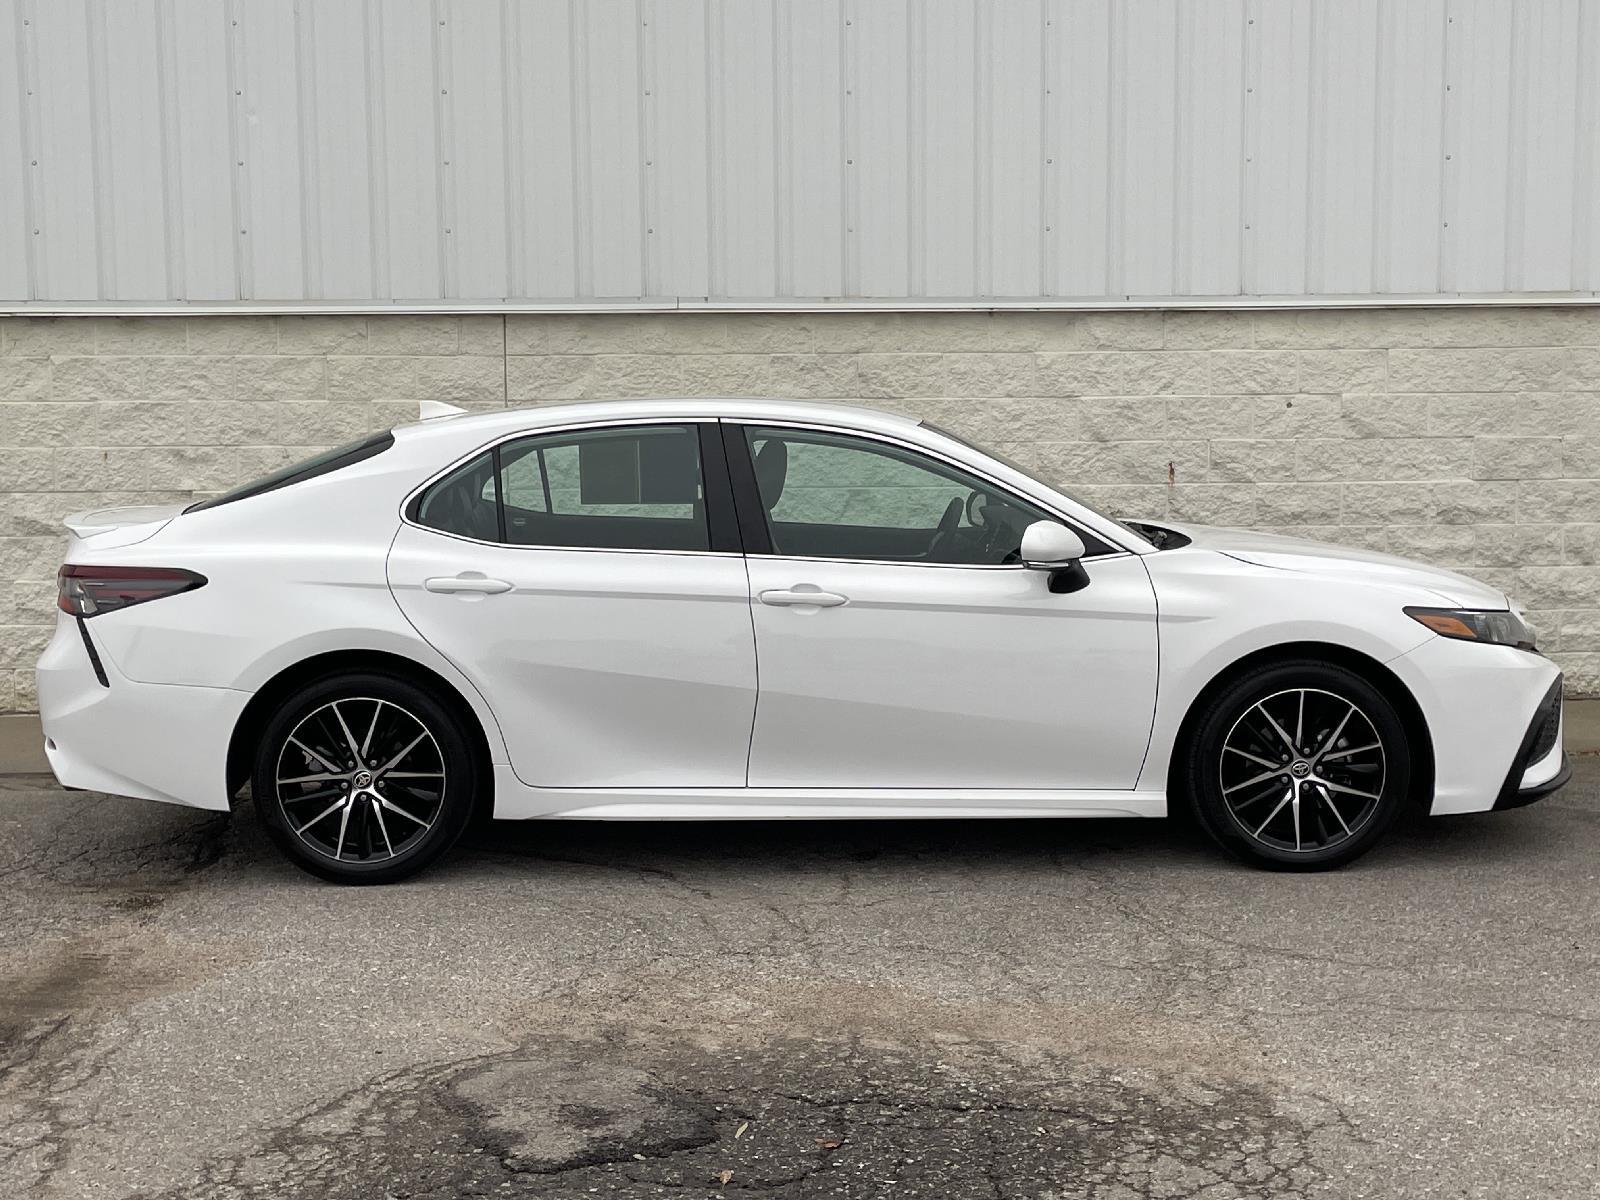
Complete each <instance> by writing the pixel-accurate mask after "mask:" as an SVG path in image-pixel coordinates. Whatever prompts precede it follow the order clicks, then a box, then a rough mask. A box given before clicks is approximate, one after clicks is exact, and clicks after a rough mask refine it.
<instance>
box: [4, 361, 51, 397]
mask: <svg viewBox="0 0 1600 1200" xmlns="http://www.w3.org/2000/svg"><path fill="white" fill-rule="evenodd" d="M51 375H52V369H51V363H50V360H49V359H48V358H0V403H16V402H18V401H23V400H48V399H50V381H51Z"/></svg>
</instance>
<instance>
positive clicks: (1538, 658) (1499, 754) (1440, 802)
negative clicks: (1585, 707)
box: [1387, 637, 1563, 816]
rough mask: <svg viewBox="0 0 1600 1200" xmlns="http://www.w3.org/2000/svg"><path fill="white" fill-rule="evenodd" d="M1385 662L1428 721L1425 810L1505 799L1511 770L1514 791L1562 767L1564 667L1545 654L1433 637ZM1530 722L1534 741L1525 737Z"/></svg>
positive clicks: (1539, 783) (1478, 806)
mask: <svg viewBox="0 0 1600 1200" xmlns="http://www.w3.org/2000/svg"><path fill="white" fill-rule="evenodd" d="M1387 665H1388V666H1389V669H1390V670H1392V671H1393V672H1394V673H1395V674H1396V675H1397V676H1399V678H1400V681H1401V683H1403V684H1405V686H1406V688H1407V689H1408V690H1409V691H1410V692H1411V695H1412V696H1413V697H1414V698H1415V699H1416V701H1417V704H1418V706H1419V707H1420V708H1421V709H1422V716H1423V720H1424V721H1425V722H1426V723H1427V726H1428V733H1429V737H1430V740H1431V741H1432V743H1433V800H1432V805H1431V807H1430V809H1429V811H1430V812H1432V813H1433V814H1434V815H1435V816H1441V815H1444V814H1446V813H1471V812H1488V811H1489V810H1491V809H1494V808H1499V807H1503V806H1502V804H1501V802H1500V801H1501V796H1502V794H1503V793H1504V791H1505V786H1506V783H1507V780H1508V772H1509V781H1510V783H1511V790H1512V793H1513V794H1520V793H1521V792H1522V791H1523V790H1524V789H1537V788H1540V787H1543V786H1544V785H1545V784H1547V783H1550V782H1551V781H1552V780H1553V779H1555V778H1556V777H1557V776H1558V775H1559V774H1560V772H1561V770H1562V766H1563V757H1562V751H1561V727H1560V684H1561V671H1560V669H1559V668H1558V667H1557V666H1556V665H1555V664H1554V663H1553V662H1551V661H1550V660H1549V659H1548V658H1545V657H1544V656H1543V655H1541V654H1530V653H1529V652H1528V651H1526V650H1518V649H1516V648H1514V647H1511V646H1485V645H1478V644H1476V643H1473V642H1465V641H1457V640H1455V639H1453V638H1444V637H1432V638H1429V639H1428V640H1427V641H1425V642H1423V643H1422V645H1420V646H1418V647H1417V648H1416V649H1414V650H1412V651H1411V652H1410V653H1408V654H1402V655H1401V656H1400V657H1398V658H1395V659H1391V660H1390V661H1389V663H1388V664H1387ZM1552 695H1553V696H1554V699H1552ZM1552 713H1554V714H1555V719H1556V725H1555V727H1554V730H1553V742H1552V744H1551V745H1550V746H1549V747H1548V748H1543V749H1541V750H1540V753H1539V754H1537V755H1533V751H1534V750H1535V748H1536V747H1537V738H1538V732H1537V731H1547V730H1548V727H1547V725H1546V722H1547V720H1548V718H1549V716H1550V715H1551V714H1552ZM1530 730H1533V731H1535V740H1534V741H1529V740H1528V734H1529V732H1530ZM1530 755H1532V756H1531V757H1530ZM1555 786H1559V785H1554V784H1552V786H1551V787H1550V789H1549V790H1554V787H1555ZM1530 798H1537V797H1530Z"/></svg>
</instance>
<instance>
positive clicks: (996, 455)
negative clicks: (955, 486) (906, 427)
mask: <svg viewBox="0 0 1600 1200" xmlns="http://www.w3.org/2000/svg"><path fill="white" fill-rule="evenodd" d="M922 427H923V428H924V429H931V430H932V431H933V432H934V433H937V434H939V435H940V436H941V437H947V438H949V439H950V440H951V441H952V442H956V443H958V444H959V445H962V446H965V447H966V448H967V449H968V450H976V451H977V452H978V453H979V454H982V455H983V456H984V457H986V458H992V459H994V461H995V462H997V463H1001V464H1003V465H1005V466H1008V467H1010V468H1011V469H1012V470H1013V471H1015V472H1016V473H1017V474H1018V475H1026V476H1027V477H1028V478H1029V479H1031V480H1033V481H1034V482H1035V483H1039V484H1043V485H1044V486H1045V487H1047V488H1050V490H1051V491H1055V492H1061V489H1060V488H1058V487H1056V486H1055V485H1054V484H1049V483H1045V481H1044V480H1042V479H1040V478H1039V476H1038V475H1037V474H1036V473H1035V472H1033V471H1030V470H1029V469H1028V468H1027V467H1025V466H1023V465H1022V464H1021V463H1019V462H1017V461H1016V460H1015V459H1012V458H1007V457H1006V456H1005V455H1004V454H1001V453H1000V452H999V451H997V450H991V449H990V448H989V447H987V446H980V445H978V444H977V443H975V442H972V441H969V440H968V439H966V438H964V437H962V436H961V435H960V434H959V433H951V432H950V431H949V430H948V429H945V428H944V427H943V426H941V425H935V424H934V423H933V422H932V421H923V422H922ZM1061 494H1062V495H1064V496H1067V497H1069V498H1070V499H1071V500H1072V502H1073V503H1074V504H1077V505H1080V506H1082V507H1083V508H1086V509H1088V510H1089V511H1090V512H1092V513H1093V514H1094V515H1095V516H1097V517H1100V518H1101V519H1102V520H1106V521H1110V522H1111V523H1112V524H1113V525H1115V526H1117V528H1119V529H1125V530H1127V531H1128V532H1129V533H1131V534H1132V535H1133V536H1134V537H1136V538H1138V539H1139V540H1140V541H1141V542H1148V543H1149V544H1150V545H1152V546H1154V545H1156V543H1155V542H1153V541H1151V539H1150V537H1149V535H1148V534H1146V533H1145V532H1144V531H1143V530H1141V529H1139V528H1138V527H1136V526H1134V525H1130V524H1128V522H1126V521H1123V520H1120V519H1119V518H1117V517H1113V516H1112V515H1111V514H1110V513H1104V512H1101V511H1100V510H1099V509H1098V508H1096V507H1095V506H1094V505H1092V504H1087V503H1085V502H1084V501H1082V500H1080V499H1079V498H1078V497H1077V496H1073V495H1072V494H1071V493H1070V492H1061Z"/></svg>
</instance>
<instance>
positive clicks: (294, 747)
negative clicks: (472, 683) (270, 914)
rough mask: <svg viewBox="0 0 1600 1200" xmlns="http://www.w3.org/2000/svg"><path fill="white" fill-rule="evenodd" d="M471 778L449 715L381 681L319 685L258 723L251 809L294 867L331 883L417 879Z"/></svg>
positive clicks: (417, 693)
mask: <svg viewBox="0 0 1600 1200" xmlns="http://www.w3.org/2000/svg"><path fill="white" fill-rule="evenodd" d="M477 786H478V780H477V771H476V766H475V762H474V758H473V755H472V753H471V748H470V746H469V744H468V742H467V739H466V737H465V736H464V734H463V733H462V731H461V729H460V727H459V724H458V722H457V720H456V719H455V717H454V716H453V714H452V713H450V712H449V711H448V710H446V709H445V708H444V707H443V706H441V705H440V704H439V703H438V702H437V701H436V700H434V698H433V697H432V696H430V695H428V694H427V693H426V692H424V691H423V690H422V689H420V688H418V687H416V686H415V685H413V684H411V683H408V682H406V681H404V680H401V679H396V678H392V677H389V676H384V675H343V676H336V677H331V678H327V679H323V680H319V681H318V682H316V683H315V684H312V685H311V686H310V687H309V688H307V689H305V690H304V691H303V692H300V693H299V694H297V695H296V696H294V697H293V698H292V699H291V700H290V701H288V702H287V703H286V704H284V705H283V707H282V708H280V709H279V711H278V712H277V713H276V714H275V715H274V716H273V718H272V719H271V720H270V721H269V722H268V724H267V728H266V730H265V733H264V736H263V737H262V739H261V744H260V747H259V750H258V752H257V756H256V766H255V774H254V777H253V782H252V791H253V793H254V796H255V801H256V808H257V810H258V811H259V813H260V815H261V818H262V820H263V821H264V822H265V823H266V827H267V830H268V832H269V833H270V834H271V835H272V838H273V840H274V841H275V842H276V843H277V844H278V846H279V848H280V849H282V850H283V851H284V853H285V854H287V855H288V856H289V858H290V859H291V860H293V861H294V862H295V863H296V864H297V865H298V866H300V867H302V868H304V869H305V870H307V871H310V872H311V873H312V874H314V875H319V876H321V877H322V878H324V879H331V880H336V881H338V882H341V883H391V882H394V881H395V880H398V879H404V878H405V877H407V876H409V875H412V874H415V873H416V872H417V871H420V870H421V869H422V868H423V867H425V866H427V865H428V864H429V863H431V862H432V861H433V860H434V859H436V858H438V857H439V856H440V855H441V854H443V853H444V852H445V851H446V850H448V849H449V848H450V847H451V845H453V844H454V842H455V840H456V839H457V838H458V837H460V835H461V831H462V829H463V828H464V827H465V825H466V821H467V818H468V816H469V815H470V813H471V811H472V807H473V797H474V793H475V792H476V790H477Z"/></svg>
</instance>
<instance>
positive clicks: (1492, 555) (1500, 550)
mask: <svg viewBox="0 0 1600 1200" xmlns="http://www.w3.org/2000/svg"><path fill="white" fill-rule="evenodd" d="M1471 528H1472V530H1473V532H1474V534H1475V535H1476V541H1475V543H1474V545H1473V553H1472V561H1473V562H1474V563H1476V564H1479V565H1482V566H1486V567H1521V566H1556V565H1559V564H1560V563H1561V562H1562V553H1561V533H1562V530H1561V526H1559V525H1475V526H1471Z"/></svg>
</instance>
